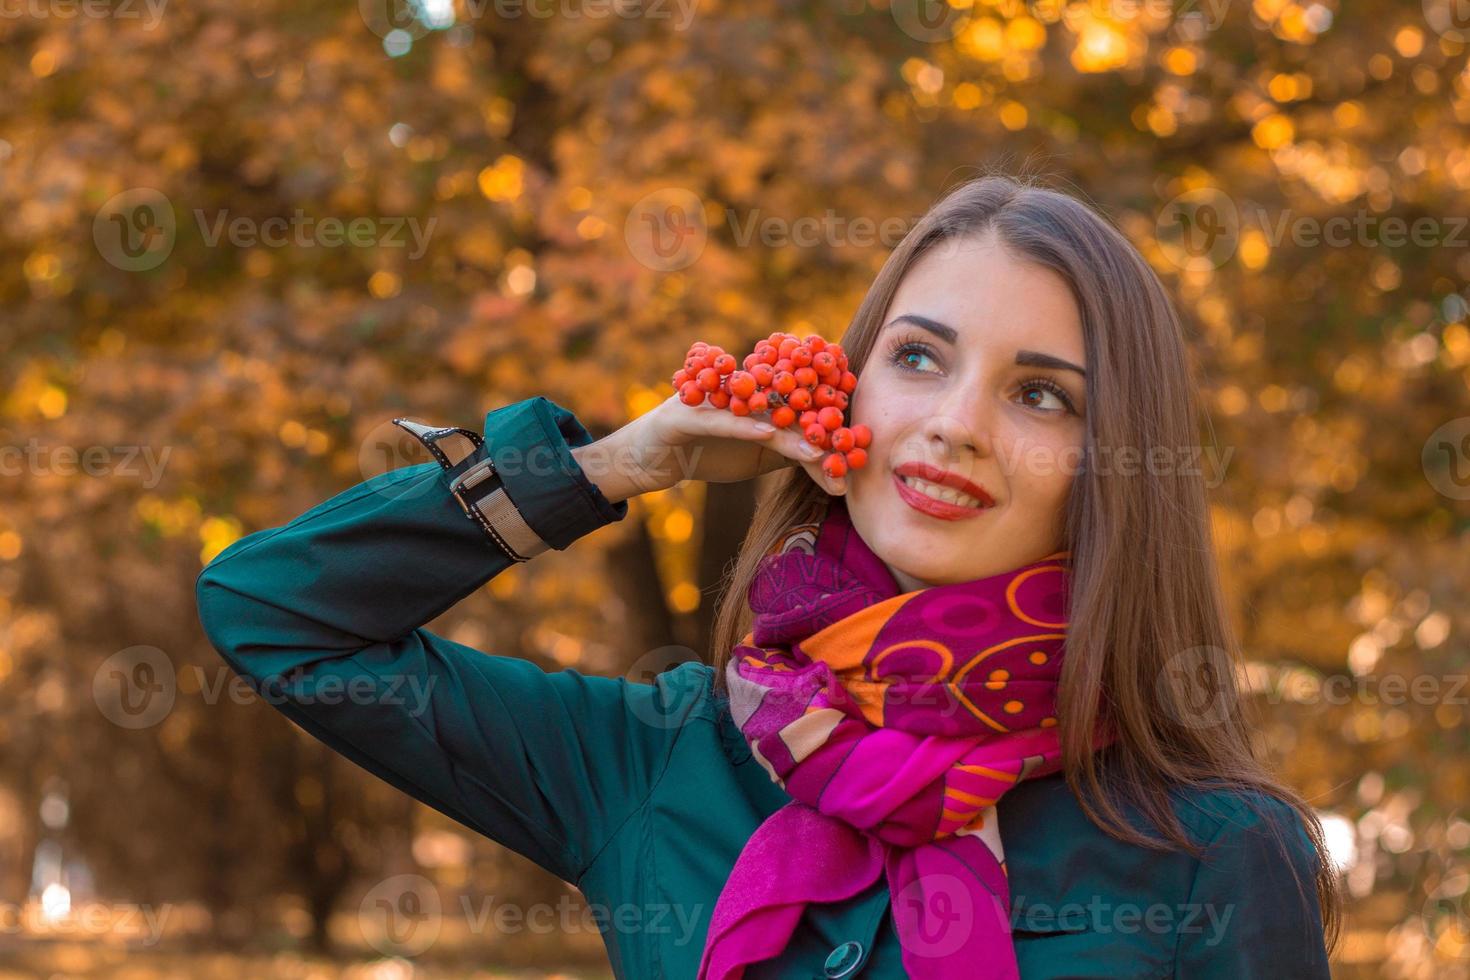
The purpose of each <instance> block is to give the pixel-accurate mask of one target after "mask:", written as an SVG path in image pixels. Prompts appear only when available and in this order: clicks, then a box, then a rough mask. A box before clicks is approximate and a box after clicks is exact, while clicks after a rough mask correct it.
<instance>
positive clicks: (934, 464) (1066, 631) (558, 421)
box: [198, 177, 1338, 980]
mask: <svg viewBox="0 0 1470 980" xmlns="http://www.w3.org/2000/svg"><path fill="white" fill-rule="evenodd" d="M841 343H842V346H843V348H844V350H846V352H847V353H848V356H849V358H850V362H851V365H852V368H853V370H854V371H855V372H856V373H857V374H858V376H859V379H860V380H859V383H858V386H857V388H856V390H855V391H854V392H853V395H852V402H851V407H850V421H851V422H852V423H853V424H857V423H863V424H866V425H868V427H869V428H870V429H871V430H872V433H873V441H872V444H871V446H870V447H869V461H868V463H867V465H866V466H864V467H862V468H859V469H856V470H852V471H850V472H849V473H848V475H847V476H845V477H842V478H839V479H836V480H833V479H831V478H829V477H828V476H826V475H825V474H824V473H823V471H822V470H821V468H820V466H819V465H818V462H817V460H816V459H814V458H812V456H811V455H809V454H807V453H806V452H805V451H804V450H805V447H804V444H803V442H802V440H801V438H800V437H799V436H798V434H797V433H795V432H794V431H791V430H774V431H772V430H771V429H770V427H769V426H762V425H761V421H760V420H759V419H757V418H754V417H745V418H741V417H736V416H735V415H733V414H732V413H730V412H727V411H721V410H718V409H714V408H711V407H709V406H708V405H704V406H698V407H690V406H688V405H685V404H682V403H681V402H680V401H679V400H678V399H677V398H672V397H671V398H670V399H669V400H668V401H666V402H665V403H664V404H662V405H661V406H659V407H658V408H656V409H655V410H653V411H652V412H649V413H647V414H645V415H643V416H640V417H639V418H638V419H636V420H634V421H633V422H630V423H629V424H628V425H626V426H624V427H623V428H621V429H619V430H618V431H617V432H615V433H613V434H612V435H610V436H608V437H606V438H605V439H603V440H601V441H599V442H596V443H594V442H592V441H591V437H590V436H589V434H588V433H587V432H586V430H585V429H584V428H583V427H582V426H581V425H580V424H579V423H578V422H577V420H576V419H575V417H573V416H572V415H571V413H569V412H567V411H566V410H565V409H563V408H561V407H560V406H558V405H556V404H554V403H552V402H550V401H548V400H547V399H545V398H539V397H538V398H532V399H527V400H525V401H522V402H519V403H516V404H513V405H510V406H508V407H505V408H501V409H498V410H496V411H493V412H491V413H489V415H488V416H487V417H486V420H485V427H484V437H483V438H481V436H480V435H479V434H478V433H474V432H471V431H469V430H466V429H454V428H446V429H433V428H429V427H426V426H423V425H420V424H418V423H414V422H409V421H407V420H395V421H397V422H398V423H399V424H400V425H402V426H403V427H404V428H406V429H408V430H409V431H410V432H413V433H414V434H415V435H416V436H417V437H418V438H420V439H421V440H422V441H423V442H424V444H425V445H426V446H428V447H429V448H430V449H431V451H432V452H433V453H434V455H435V458H436V460H437V462H436V463H426V464H423V465H420V466H413V467H408V468H404V469H400V470H398V471H396V472H391V473H388V474H385V475H384V476H381V477H377V478H375V479H372V480H369V481H367V482H365V483H363V484H360V485H359V486H356V487H354V488H352V489H350V490H347V491H346V492H344V493H342V494H340V495H338V496H337V497H334V498H332V499H331V500H329V501H327V502H326V503H324V504H322V505H320V506H318V507H316V508H314V509H313V510H311V511H308V512H307V513H305V514H303V515H302V516H300V517H298V518H297V519H295V520H294V521H292V522H291V523H289V524H287V525H285V526H284V527H281V528H276V529H274V530H267V531H260V532H256V533H254V534H251V535H248V536H247V537H245V538H243V539H242V540H240V541H238V542H236V543H235V544H234V545H232V546H231V547H230V548H228V549H226V550H225V551H224V552H223V553H222V554H221V555H219V556H218V557H217V558H216V559H215V561H214V562H213V563H211V564H210V565H209V566H208V567H207V568H206V569H205V570H204V571H203V573H202V574H201V575H200V577H199V582H198V601H199V609H200V616H201V620H202V622H203V624H204V627H205V630H206V631H207V633H208V634H209V637H210V640H211V641H212V642H213V644H214V645H215V646H216V647H217V648H218V650H219V651H220V653H221V655H222V656H223V657H224V658H225V660H226V661H227V662H228V663H229V664H230V666H231V667H232V668H233V669H234V670H235V671H237V672H239V673H240V674H241V675H242V676H244V677H246V678H247V679H250V680H251V681H253V682H255V683H257V684H260V685H262V686H268V687H270V688H271V689H272V691H279V692H280V693H281V694H283V695H284V697H273V698H272V699H271V701H272V703H274V704H276V705H277V706H278V707H279V708H280V710H281V711H282V712H283V713H285V714H286V715H287V716H288V717H290V718H291V719H292V720H294V721H296V722H297V723H298V724H300V725H301V726H302V727H304V728H305V729H306V730H307V731H309V732H311V733H312V734H313V735H315V736H316V737H318V738H320V739H322V740H323V741H325V742H326V743H327V744H329V745H331V746H332V747H333V748H335V749H336V750H338V751H339V752H342V753H343V754H345V755H347V756H348V757H349V758H351V759H353V760H354V761H356V762H357V763H359V764H360V765H362V766H364V767H366V768H368V769H369V770H371V771H372V772H374V773H377V774H378V775H379V776H381V777H382V778H384V779H386V780H388V781H389V782H391V783H393V784H394V785H396V786H398V787H400V788H402V789H403V790H405V791H406V792H408V793H411V794H412V795H414V796H415V797H416V798H418V799H420V800H422V801H424V802H426V803H428V804H429V805H431V806H433V807H435V808H436V809H438V810H440V811H442V812H444V813H446V814H448V815H449V816H451V817H453V818H454V819H456V820H458V821H460V822H461V823H463V824H465V825H466V826H468V827H470V828H472V829H474V830H477V831H479V832H481V833H483V834H485V835H487V836H489V837H491V838H493V839H495V840H497V841H499V842H501V843H502V844H504V845H506V846H507V847H510V848H512V849H514V850H516V851H518V852H519V853H521V854H523V855H526V856H527V857H529V858H531V859H532V860H533V861H536V862H537V863H538V864H540V865H542V866H543V867H546V868H548V869H550V870H552V871H553V872H555V873H556V874H558V875H560V876H561V877H562V878H564V879H566V880H567V881H570V882H573V883H575V884H576V885H577V887H579V888H580V889H581V890H582V891H583V893H584V894H585V895H586V897H587V899H588V900H589V902H590V903H592V904H593V905H594V906H595V907H600V908H623V909H628V908H634V909H637V910H639V911H640V913H641V914H638V915H625V916H623V918H622V921H621V922H620V921H618V919H617V917H614V918H613V919H612V921H609V922H607V923H606V924H605V929H604V938H605V940H606V944H607V948H608V952H609V955H610V957H611V959H612V963H613V966H614V969H615V970H616V971H617V974H618V976H620V977H634V978H640V980H641V978H648V977H662V976H666V977H680V978H684V977H701V978H702V977H712V978H719V980H727V978H736V977H742V976H743V977H746V978H752V980H753V978H795V977H801V978H807V977H857V976H863V977H873V978H887V977H901V976H914V977H933V978H950V977H1015V976H1020V977H1025V978H1061V977H1071V978H1076V977H1173V976H1179V977H1188V978H1194V977H1221V978H1227V977H1228V978H1232V980H1236V978H1246V977H1271V978H1281V977H1327V976H1328V969H1327V946H1328V944H1329V937H1335V934H1336V929H1337V920H1338V913H1337V901H1338V898H1337V885H1336V878H1335V870H1334V869H1333V868H1332V866H1331V864H1330V862H1328V860H1327V856H1326V852H1325V848H1324V843H1323V838H1322V832H1321V827H1320V825H1319V824H1318V822H1317V820H1316V819H1315V817H1314V815H1313V812H1312V810H1311V808H1310V807H1309V806H1308V805H1307V804H1305V803H1304V802H1303V801H1302V800H1301V799H1300V798H1299V797H1298V796H1297V795H1295V794H1294V793H1292V792H1291V791H1290V790H1289V789H1287V788H1286V787H1284V786H1282V785H1280V784H1279V783H1277V782H1276V781H1275V780H1273V779H1272V777H1271V776H1270V775H1269V773H1268V771H1267V769H1266V768H1265V766H1264V765H1263V764H1262V763H1261V762H1260V761H1259V760H1258V758H1257V754H1256V752H1255V750H1254V749H1253V747H1252V743H1251V739H1250V729H1249V727H1248V724H1247V722H1246V721H1245V720H1244V718H1243V714H1242V704H1241V700H1240V696H1239V694H1238V692H1237V690H1236V688H1235V686H1234V682H1233V677H1232V670H1231V664H1232V663H1233V658H1234V656H1235V652H1236V650H1237V645H1236V641H1235V639H1234V637H1233V636H1232V634H1231V631H1230V627H1229V624H1228V621H1227V616H1226V612H1225V606H1224V602H1223V600H1222V598H1221V595H1220V590H1219V586H1218V582H1217V578H1216V572H1215V568H1214V565H1213V556H1212V550H1211V540H1210V529H1209V520H1208V510H1207V507H1206V501H1205V494H1204V487H1203V481H1202V478H1201V475H1200V470H1199V468H1198V464H1197V462H1196V460H1197V456H1198V454H1197V453H1194V452H1191V451H1190V447H1191V446H1195V445H1196V444H1197V438H1198V437H1197V433H1196V423H1197V417H1196V394H1195V391H1194V388H1193V385H1192V382H1191V380H1190V377H1189V371H1188V365H1187V357H1186V350H1185V346H1184V342H1183V339H1182V337H1181V330H1180V327H1179V323H1178V320H1177V317H1176V315H1175V313H1174V311H1173V309H1172V307H1171V305H1170V303H1169V301H1168V299H1167V298H1166V296H1165V293H1164V291H1163V289H1162V287H1161V285H1160V283H1159V282H1158V280H1157V279H1156V278H1155V276H1154V275H1153V273H1152V272H1151V270H1150V269H1149V268H1148V266H1147V265H1146V264H1145V262H1144V261H1143V259H1142V258H1141V257H1140V256H1139V255H1138V253H1137V252H1136V251H1135V250H1134V249H1133V248H1132V247H1131V245H1130V244H1129V243H1128V242H1127V240H1126V239H1124V238H1123V237H1122V236H1121V235H1120V234H1119V233H1118V232H1117V231H1116V230H1114V229H1113V228H1112V227H1111V226H1110V225H1109V224H1107V223H1106V222H1105V221H1104V220H1102V219H1101V218H1099V217H1098V216H1097V215H1096V214H1094V213H1093V212H1092V211H1091V210H1089V209H1088V208H1087V207H1086V206H1084V205H1083V204H1081V203H1079V202H1078V201H1076V200H1074V199H1073V198H1071V197H1068V196H1066V195H1063V194H1060V193H1057V192H1053V191H1049V190H1045V189H1042V188H1039V187H1035V186H1028V185H1025V184H1022V183H1020V182H1017V181H1015V180H1013V179H1010V178H1006V177H987V178H984V179H980V180H976V181H972V182H970V183H967V184H964V185H962V186H960V187H958V188H957V189H955V190H954V191H952V192H951V193H950V194H949V195H948V196H946V197H945V198H944V199H943V200H942V201H941V202H940V203H939V204H937V205H936V206H935V207H934V208H933V209H932V210H931V212H930V213H929V214H927V215H926V216H925V217H924V218H923V219H922V220H921V221H920V222H919V223H918V224H917V225H916V226H915V228H914V229H913V230H912V231H911V232H910V234H909V235H908V236H907V237H906V238H905V239H904V241H903V242H902V243H901V244H900V245H899V246H898V248H897V249H896V250H895V251H894V252H893V254H892V255H891V256H890V257H889V259H888V261H887V263H886V264H885V266H884V267H883V269H882V271H881V272H880V273H879V275H878V277H877V279H876V281H875V282H874V284H873V286H872V288H871V289H870V290H869V292H868V295H867V297H866V298H865V300H864V302H863V304H862V306H861V307H860V308H859V310H858V312H857V315H856V317H855V318H854V320H853V323H852V324H851V326H850V328H849V330H848V331H847V333H846V335H845V336H844V337H843V338H842V339H841ZM777 469H785V472H784V473H782V474H781V475H779V476H778V477H776V480H777V484H776V486H775V487H774V488H773V490H772V492H771V493H770V494H769V495H768V496H767V497H766V498H765V499H764V500H763V502H762V506H761V508H760V512H759V516H758V518H757V519H756V521H755V522H754V524H753V526H752V527H751V528H750V531H749V534H748V535H747V537H746V541H745V545H744V547H743V549H742V552H741V555H740V557H739V560H738V562H737V563H736V564H735V566H734V568H733V574H732V576H731V581H730V583H729V587H728V589H727V590H726V591H725V593H724V596H723V599H722V601H721V605H720V608H719V610H718V616H717V624H716V633H717V638H716V643H715V647H714V654H715V656H714V659H715V664H714V666H709V665H706V664H702V663H689V664H684V665H681V666H679V667H677V668H675V669H673V670H669V671H666V672H665V673H663V674H661V675H659V677H658V678H657V680H656V682H655V683H654V684H651V685H642V684H628V683H626V682H625V681H623V680H615V679H609V678H603V677H592V676H584V675H582V674H580V673H578V672H577V671H573V670H564V671H559V672H553V673H547V672H543V671H541V670H540V669H538V668H536V667H535V666H533V665H531V664H529V663H526V662H524V661H520V660H516V659H513V658H507V657H497V656H487V655H485V654H484V653H481V652H479V651H476V650H472V649H469V648H467V647H464V646H462V645H460V644H457V643H454V642H451V641H449V640H446V639H444V638H443V637H439V636H436V635H435V634H433V633H430V632H428V631H426V630H424V629H422V628H421V627H422V624H424V623H426V622H428V621H430V620H432V619H433V618H434V617H435V616H437V615H439V614H440V613H442V612H444V611H445V610H446V609H448V608H449V607H450V606H452V605H453V604H454V603H455V602H457V601H458V600H459V599H460V598H462V597H463V596H465V595H467V594H468V593H470V592H472V591H474V590H475V589H477V588H479V587H480V586H481V585H482V584H484V582H485V581H487V580H488V579H490V578H491V577H493V576H494V575H495V574H496V573H497V572H499V571H501V570H503V569H504V568H505V567H507V566H508V565H509V564H510V563H511V562H513V561H524V560H529V559H531V558H533V557H534V556H535V555H536V554H539V553H540V552H542V551H544V550H546V549H547V548H556V549H558V550H562V549H565V548H567V547H569V546H570V545H571V544H572V543H573V542H574V541H575V540H577V539H578V538H580V537H581V536H582V535H584V534H587V533H589V532H591V531H593V530H595V529H597V528H599V527H601V526H603V525H605V524H607V523H610V522H613V521H618V520H621V519H622V518H623V517H624V516H625V515H626V513H627V504H626V500H627V499H628V498H629V497H631V496H634V495H635V494H637V493H641V492H647V491H651V490H656V489H661V488H665V487H669V486H672V485H674V484H675V483H677V482H678V481H679V480H681V479H685V478H695V479H702V480H709V481H716V482H726V481H735V480H742V479H748V478H751V477H754V476H756V475H758V474H761V473H766V472H770V471H772V470H777ZM465 515H468V516H469V517H470V518H471V519H472V520H470V521H466V520H465ZM487 538H488V541H487ZM487 545H489V546H488V547H487ZM353 684H356V685H358V686H359V688H358V689H359V690H367V691H371V692H374V693H375V694H381V695H382V696H381V697H357V698H353V699H351V703H349V704H343V703H342V701H343V700H344V699H342V698H337V699H331V698H327V697H323V696H322V695H323V693H324V692H325V691H326V690H327V689H328V688H329V687H330V689H334V690H338V691H341V690H345V689H351V685H353ZM390 689H391V690H394V691H403V690H420V691H424V692H426V693H425V694H424V696H423V697H422V698H420V699H418V701H417V702H415V701H414V700H412V699H405V698H403V697H389V696H388V694H389V691H390ZM656 921H658V922H661V923H662V927H659V926H658V925H656V924H655V922H656ZM680 923H686V924H687V926H688V927H687V928H683V927H681V926H680Z"/></svg>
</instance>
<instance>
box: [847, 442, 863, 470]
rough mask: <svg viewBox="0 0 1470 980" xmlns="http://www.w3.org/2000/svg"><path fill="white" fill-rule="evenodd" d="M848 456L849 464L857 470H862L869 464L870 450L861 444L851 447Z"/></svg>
mask: <svg viewBox="0 0 1470 980" xmlns="http://www.w3.org/2000/svg"><path fill="white" fill-rule="evenodd" d="M846 456H847V465H848V466H851V467H852V468H853V469H855V470H860V469H862V468H863V467H864V466H866V465H867V464H868V451H867V450H866V449H863V448H862V447H861V446H858V447H856V448H853V449H849V450H848V451H847V453H846Z"/></svg>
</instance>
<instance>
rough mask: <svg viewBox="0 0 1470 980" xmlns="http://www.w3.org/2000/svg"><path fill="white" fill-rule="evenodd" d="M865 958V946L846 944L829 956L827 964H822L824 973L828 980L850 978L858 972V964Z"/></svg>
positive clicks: (853, 943) (852, 943) (854, 943)
mask: <svg viewBox="0 0 1470 980" xmlns="http://www.w3.org/2000/svg"><path fill="white" fill-rule="evenodd" d="M862 958H863V944H862V943H856V942H846V943H843V944H842V945H841V946H838V947H837V948H836V949H834V950H832V952H831V953H830V954H829V955H828V956H827V962H826V963H824V964H822V973H823V975H824V976H826V977H828V980H837V978H838V977H850V976H852V975H853V974H854V973H855V972H857V968H858V962H859V961H860V960H862Z"/></svg>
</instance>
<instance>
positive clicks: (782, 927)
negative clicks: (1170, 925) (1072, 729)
mask: <svg viewBox="0 0 1470 980" xmlns="http://www.w3.org/2000/svg"><path fill="white" fill-rule="evenodd" d="M1069 558H1070V554H1069V553H1068V552H1065V551H1059V552H1055V553H1053V554H1051V555H1047V556H1046V557H1045V558H1042V559H1040V560H1039V561H1035V562H1032V563H1031V564H1029V565H1025V566H1022V567H1021V568H1017V569H1014V570H1013V571H1009V572H1003V573H1001V574H998V575H991V576H988V577H986V578H980V579H975V580H973V581H969V582H960V583H954V584H950V585H939V586H933V587H930V588H925V589H920V590H918V591H915V592H905V593H900V591H899V586H898V584H897V583H896V581H895V580H894V578H893V576H892V574H891V573H890V572H889V571H888V569H887V567H886V566H885V565H884V564H883V562H882V561H881V560H880V559H879V558H878V557H877V556H876V555H875V554H873V552H872V551H871V550H870V549H869V548H868V546H867V544H866V543H865V542H864V541H863V540H862V538H861V537H860V536H859V535H858V533H857V530H856V529H855V528H854V527H853V526H852V523H851V520H850V519H849V517H848V513H847V506H846V503H845V502H844V501H843V499H842V498H841V497H834V498H832V500H831V503H830V506H829V507H828V511H827V514H826V516H825V518H824V519H823V520H822V521H821V523H820V524H819V525H817V524H808V525H803V526H801V527H798V528H796V529H794V530H793V531H792V532H791V533H790V534H788V535H787V536H786V537H785V538H784V539H783V540H782V542H781V544H780V545H779V546H778V547H777V548H776V549H775V550H774V551H773V552H772V553H771V554H769V555H767V556H766V557H765V558H764V559H763V560H762V564H761V567H760V570H759V571H758V572H757V574H756V577H755V579H754V581H753V582H752V583H751V587H750V590H749V600H750V606H751V609H752V610H753V612H754V613H755V622H754V629H753V631H752V632H751V633H748V634H746V636H745V638H744V639H743V640H742V641H741V643H740V644H738V645H737V646H736V647H735V648H734V650H733V651H731V659H730V663H729V666H728V667H727V669H726V678H727V680H728V684H729V689H730V711H731V714H732V716H733V717H734V720H735V723H736V724H737V725H738V726H739V727H740V730H741V731H742V732H743V733H744V735H745V739H746V741H747V742H748V743H749V745H750V749H751V753H752V755H753V756H754V758H755V759H756V760H757V761H758V762H760V764H761V765H762V766H764V767H765V769H766V771H767V772H768V773H770V775H771V778H772V779H773V780H775V782H776V783H777V784H778V785H780V786H781V787H782V788H783V789H785V790H786V791H787V793H789V794H790V795H791V797H792V802H790V803H788V804H786V805H785V806H784V807H782V808H781V809H780V810H777V811H776V812H775V813H773V814H772V815H771V816H770V817H769V818H767V819H766V821H765V822H764V823H762V824H761V825H760V826H759V827H758V828H756V831H755V833H754V834H753V835H752V836H751V838H750V840H749V841H748V842H747V843H746V845H745V848H744V850H742V851H741V853H740V857H739V859H738V860H737V861H736V862H735V867H734V869H733V870H732V871H731V873H730V877H729V879H728V880H727V881H726V883H725V887H724V890H723V891H722V892H721V893H720V897H719V900H718V901H717V902H716V903H715V908H714V912H713V920H712V922H711V924H710V929H709V934H708V937H707V940H706V943H705V949H704V955H703V957H702V959H701V961H700V966H699V980H739V978H740V977H742V976H743V975H744V972H745V967H746V966H748V965H749V964H751V963H755V962H758V961H760V960H764V959H768V958H770V957H773V956H779V955H780V954H781V951H782V950H783V949H784V948H785V946H786V944H787V942H788V941H789V939H790V937H791V935H792V933H793V932H794V931H795V929H796V926H797V923H798V921H799V920H800V918H801V915H802V911H803V910H804V909H805V908H806V906H807V905H809V904H812V903H815V902H838V901H842V900H843V899H846V898H849V897H851V896H853V895H855V894H857V893H858V892H860V891H862V890H863V889H865V888H867V887H868V886H869V885H871V884H872V883H873V882H874V881H875V880H877V878H878V876H879V875H886V876H887V880H888V886H889V889H890V891H891V893H892V915H893V920H894V925H895V928H896V931H897V934H898V938H899V941H900V944H901V946H902V949H903V964H904V969H905V970H906V971H907V973H908V975H909V976H910V977H913V978H917V980H950V978H961V977H963V978H977V977H980V978H1016V977H1018V976H1019V973H1018V972H1017V966H1016V955H1015V949H1014V947H1013V946H1012V944H1011V937H1010V892H1009V889H1008V887H1007V884H1006V867H1005V859H1004V852H1003V850H1002V847H1001V840H1000V835H999V833H998V826H997V821H996V814H995V804H996V802H997V801H998V800H999V799H1000V798H1001V796H1002V795H1003V794H1004V793H1005V792H1006V790H1008V789H1010V788H1011V787H1012V786H1014V785H1016V784H1017V783H1018V782H1020V781H1021V780H1023V779H1028V778H1032V777H1035V776H1041V775H1046V774H1048V773H1053V772H1056V771H1058V770H1059V769H1060V767H1061V752H1060V747H1059V742H1058V737H1057V719H1056V692H1057V680H1058V678H1059V676H1060V673H1061V665H1062V656H1063V652H1064V639H1065V630H1066V626H1067V618H1066V613H1067V597H1068V591H1067V589H1068V581H1069V576H1068V559H1069ZM1107 741H1108V738H1107V737H1106V735H1105V734H1104V733H1103V731H1102V729H1101V728H1100V729H1099V732H1098V734H1097V737H1096V738H1095V739H1094V746H1095V747H1096V748H1100V747H1102V746H1103V745H1105V744H1107Z"/></svg>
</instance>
